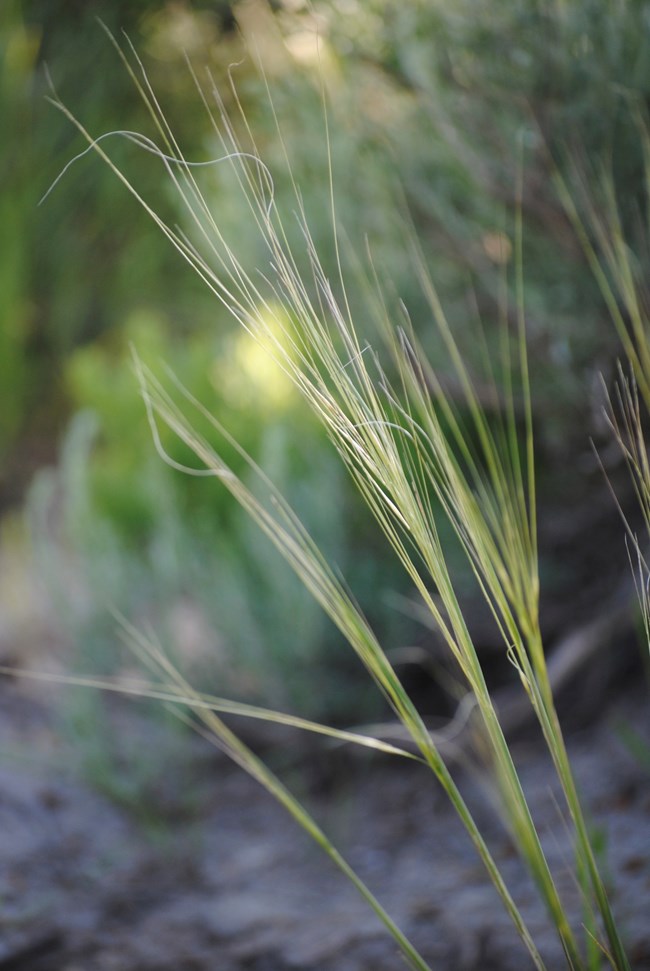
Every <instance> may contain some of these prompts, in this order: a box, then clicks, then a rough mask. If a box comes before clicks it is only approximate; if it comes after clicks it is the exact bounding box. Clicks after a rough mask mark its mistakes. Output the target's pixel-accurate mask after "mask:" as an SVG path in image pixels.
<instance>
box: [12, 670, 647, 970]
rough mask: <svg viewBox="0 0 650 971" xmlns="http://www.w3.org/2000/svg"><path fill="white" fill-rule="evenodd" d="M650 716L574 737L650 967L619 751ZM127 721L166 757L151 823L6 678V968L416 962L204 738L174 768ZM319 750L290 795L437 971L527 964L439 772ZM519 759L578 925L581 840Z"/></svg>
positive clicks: (635, 787)
mask: <svg viewBox="0 0 650 971" xmlns="http://www.w3.org/2000/svg"><path fill="white" fill-rule="evenodd" d="M129 711H130V712H131V714H129ZM648 711H649V706H648V704H647V697H645V696H644V693H643V692H639V695H638V697H635V698H632V697H619V699H618V701H617V703H616V704H614V705H613V706H612V707H611V709H609V710H608V711H607V712H606V713H603V716H602V718H600V719H599V722H598V724H597V726H595V727H592V728H590V729H583V730H582V731H581V732H580V733H575V734H573V736H572V737H571V740H570V743H571V752H572V755H573V759H574V765H575V768H576V772H577V775H578V778H579V781H580V785H581V788H582V791H583V793H584V796H585V800H586V803H587V805H588V806H589V810H590V813H591V816H592V819H593V824H594V827H596V832H597V833H598V834H599V843H600V844H601V846H602V861H603V866H604V870H605V872H606V874H607V878H608V882H609V886H610V890H611V896H612V900H613V904H614V908H615V911H616V913H617V916H618V918H619V920H620V923H621V926H622V928H623V931H624V934H625V937H626V940H627V943H628V946H629V950H630V954H631V958H632V964H633V967H634V968H635V969H636V971H642V969H650V919H649V916H648V915H649V914H650V770H649V769H648V768H647V767H645V768H644V766H643V764H642V762H641V761H640V760H639V758H638V757H635V756H633V755H632V754H631V752H630V751H629V748H628V746H627V745H626V744H624V743H623V741H622V739H621V729H620V726H621V725H624V726H627V728H628V729H629V728H630V727H632V728H634V730H635V731H636V732H637V733H638V734H639V735H641V736H642V737H643V738H645V740H646V742H647V744H648V746H650V724H649V721H648ZM120 717H124V718H125V719H126V721H125V725H126V729H125V730H126V734H127V737H128V735H129V731H130V728H129V719H133V725H134V726H136V728H137V731H134V734H133V737H134V739H135V738H138V739H139V741H138V742H137V744H138V745H143V744H144V746H145V748H146V747H147V746H149V752H150V754H152V756H153V758H154V759H155V758H156V757H158V760H159V762H160V763H161V764H160V766H159V770H158V772H157V775H156V776H155V778H154V779H153V781H151V780H150V781H149V783H148V784H149V792H148V799H149V804H150V805H151V806H152V807H153V808H154V810H156V812H157V816H158V818H157V820H156V821H155V825H154V824H153V823H152V822H151V820H150V821H149V824H148V825H144V824H143V823H142V821H137V820H136V819H135V818H134V816H133V814H132V813H130V812H128V811H127V810H125V809H124V808H119V807H118V806H117V805H116V804H115V803H114V802H113V801H111V800H110V799H108V798H106V797H102V796H101V795H99V794H98V793H97V791H96V790H94V789H93V788H92V787H91V786H89V785H88V784H87V783H84V782H82V781H80V780H79V778H76V777H75V775H74V773H73V772H72V771H70V767H69V764H68V765H67V767H66V757H65V756H66V748H65V745H64V744H63V743H62V742H61V739H60V738H59V736H58V732H59V726H58V722H57V716H56V712H55V711H54V710H53V709H51V708H50V707H49V704H48V703H45V702H43V701H42V700H39V695H38V693H37V692H36V691H35V689H34V688H33V687H29V686H27V685H25V684H24V683H18V682H15V681H11V680H7V679H5V680H3V681H1V682H0V737H2V739H3V743H2V745H1V746H0V901H1V906H0V971H91V969H92V971H94V969H97V971H113V969H114V971H118V969H119V971H166V969H170V971H171V969H175V971H178V969H183V971H203V969H206V971H207V969H210V971H215V969H218V971H244V969H247V971H285V969H286V971H289V969H293V971H295V969H304V971H312V969H313V971H316V969H318V971H371V969H372V971H392V969H399V968H400V967H403V966H404V964H403V962H402V960H401V958H400V956H399V954H398V953H397V952H396V949H395V946H394V944H393V943H392V942H391V941H390V940H389V939H388V938H387V936H386V934H385V932H384V931H383V929H382V928H381V926H379V924H378V921H377V920H376V918H375V917H374V916H373V915H372V914H371V913H370V912H369V910H368V908H367V906H366V905H365V903H364V902H363V901H362V900H361V899H360V898H359V897H358V895H357V894H356V892H355V891H354V889H353V888H352V887H351V886H349V885H348V884H347V883H346V881H345V879H344V878H343V877H342V876H340V874H339V873H338V871H336V870H335V869H334V867H333V866H332V864H331V863H330V862H329V861H328V860H327V859H325V858H324V857H323V856H322V855H321V853H320V851H319V850H318V849H317V848H316V847H315V846H314V845H312V844H311V843H310V841H309V840H308V839H307V837H305V835H304V834H302V833H301V832H300V831H299V830H298V828H297V827H296V825H295V824H294V823H293V822H292V821H291V820H290V819H288V817H286V815H285V814H284V812H283V810H282V809H281V808H279V807H278V806H277V805H276V804H275V803H274V802H273V801H272V800H271V799H270V797H269V796H268V795H266V794H265V793H264V792H263V791H262V790H260V788H259V787H258V786H257V784H256V783H254V782H253V781H251V780H249V779H248V778H247V777H245V776H244V775H243V773H242V772H241V770H240V769H238V768H237V767H235V766H233V765H231V764H230V763H229V762H228V760H227V759H226V757H225V756H223V755H222V754H220V753H219V752H217V751H216V750H214V749H212V748H211V747H210V746H208V745H207V744H204V743H203V742H202V740H200V739H194V740H186V741H181V744H180V745H177V746H176V749H175V751H176V755H175V756H173V757H169V758H167V759H166V758H161V757H160V756H159V755H158V753H159V752H162V751H166V749H165V746H164V745H162V744H160V736H159V734H157V733H159V732H160V731H162V729H161V728H160V726H157V727H156V726H152V727H151V728H148V727H147V724H149V723H148V722H147V720H146V719H143V718H142V717H141V716H139V715H134V714H133V709H132V708H129V707H128V706H126V707H125V710H124V713H123V715H120ZM136 722H137V725H136ZM165 731H166V729H165ZM148 732H150V733H151V734H150V737H149V738H148V737H147V733H148ZM134 744H136V742H135V741H134ZM316 751H317V754H316V755H315V754H314V751H313V750H312V752H311V755H310V757H309V759H308V760H305V759H303V758H301V753H300V751H299V750H296V752H295V753H293V754H295V756H296V757H295V759H294V760H293V761H292V765H291V766H290V768H289V769H288V770H287V771H286V772H285V775H287V776H288V781H289V784H290V785H291V786H292V787H293V788H294V789H297V791H298V793H299V794H300V795H301V796H303V797H304V798H305V799H306V800H307V801H308V803H309V805H310V806H311V807H312V808H313V810H314V812H315V814H316V815H317V817H318V818H319V820H320V821H321V822H322V823H323V824H324V826H325V828H326V830H327V831H328V832H329V833H330V834H331V835H332V836H333V837H334V838H335V841H336V842H337V844H338V845H339V846H340V847H341V848H343V849H344V851H345V853H346V855H347V857H348V859H349V860H350V862H351V863H353V864H354V865H355V866H356V867H357V869H358V871H359V873H360V874H361V875H362V876H363V877H364V878H365V879H366V880H367V882H368V883H369V885H370V886H371V887H372V889H373V890H374V891H375V892H376V893H377V895H378V896H379V897H380V899H381V901H382V902H383V903H384V904H385V905H386V907H387V909H388V910H389V912H390V913H391V914H392V915H393V916H394V917H395V918H396V919H397V921H398V923H399V924H400V926H401V927H402V928H403V929H404V930H405V931H406V932H407V933H408V934H409V935H410V936H411V938H412V940H413V941H414V943H415V944H416V945H417V946H418V947H419V948H420V949H421V952H422V954H423V955H424V956H425V958H426V959H427V960H428V961H429V962H430V964H431V966H432V968H435V969H437V971H463V969H466V971H474V969H477V971H478V969H479V968H480V969H482V971H486V969H488V971H489V969H495V971H496V969H499V971H523V969H526V968H528V967H529V966H530V961H529V959H528V958H527V956H526V953H525V952H524V950H523V948H522V946H521V945H520V943H519V941H518V939H517V937H516V935H515V933H514V931H513V929H512V928H511V926H510V924H509V920H508V918H507V916H506V914H505V912H504V911H503V908H502V906H501V904H500V902H499V900H498V899H497V897H496V894H495V892H494V890H493V889H492V888H491V886H490V885H489V883H488V881H487V878H486V876H485V874H484V872H483V870H482V867H481V865H480V863H479V862H478V860H477V858H476V856H475V853H474V851H473V848H472V846H471V845H470V844H469V841H468V839H467V837H466V836H465V835H464V833H463V831H462V829H461V827H460V825H459V824H458V822H457V821H456V819H455V818H454V817H453V815H452V813H451V811H450V809H449V807H448V806H447V803H446V801H445V798H444V796H443V794H442V793H441V792H440V791H439V789H438V788H437V786H436V784H435V782H434V781H433V780H432V779H431V778H430V777H429V775H428V774H427V772H426V770H424V769H420V768H419V767H418V766H415V765H414V766H413V767H411V766H409V765H407V764H398V763H397V762H395V761H385V760H383V759H377V758H376V757H374V758H370V759H369V758H366V757H357V756H354V757H351V756H349V755H344V754H341V753H339V754H334V753H332V752H331V751H328V750H327V749H326V748H325V747H323V748H322V749H319V750H316ZM648 751H650V747H649V748H648ZM284 755H285V756H286V752H285V753H284ZM517 756H518V760H519V764H520V766H521V772H522V775H523V779H524V782H525V786H526V788H527V791H528V792H529V794H530V798H531V802H532V805H533V806H534V810H535V814H536V817H537V820H538V823H539V826H540V829H541V831H542V833H543V839H544V843H545V846H546V849H547V852H548V856H549V859H550V861H551V864H552V866H553V868H554V870H555V872H556V873H557V875H558V881H559V884H560V886H561V887H562V889H563V892H564V894H565V897H566V901H567V906H568V909H569V912H570V914H571V917H572V920H573V922H574V923H575V924H576V925H579V924H580V920H581V915H580V907H579V900H578V894H577V891H576V887H575V886H574V885H573V881H572V877H571V873H570V870H571V846H570V840H569V837H568V834H567V831H566V828H565V825H564V823H563V820H562V815H561V811H560V808H559V806H560V803H559V798H558V795H557V791H556V788H555V786H554V784H553V780H552V773H551V771H550V769H549V766H548V764H547V762H546V761H545V759H544V757H543V755H542V754H541V750H540V747H539V746H538V744H537V743H536V742H535V740H534V739H533V738H530V739H528V740H526V739H522V740H521V741H520V742H519V743H518V745H517ZM277 759H278V757H277V756H276V761H277ZM68 762H69V760H68ZM326 764H327V765H330V768H329V769H328V770H327V771H325V769H324V768H323V767H324V766H325V765H326ZM462 784H463V788H464V790H465V792H466V794H467V798H468V800H469V802H470V804H471V806H472V807H473V808H474V809H475V811H476V813H477V815H478V817H479V818H480V820H481V821H482V823H483V826H484V829H485V832H486V833H487V834H488V836H489V838H490V841H491V843H492V845H493V847H494V849H495V853H496V855H497V858H498V860H499V863H500V865H501V867H502V869H503V872H504V875H505V876H506V878H507V880H508V881H509V882H510V884H511V886H512V889H513V893H514V895H515V897H516V899H517V901H518V903H519V904H520V906H521V909H522V911H523V913H524V915H525V917H526V918H527V920H528V922H529V924H530V927H531V929H532V931H533V933H534V934H535V936H536V939H537V940H538V942H539V944H540V947H541V949H542V951H543V953H544V955H545V957H546V958H547V960H548V966H549V968H558V969H559V968H561V967H563V966H564V963H563V960H562V955H561V951H560V949H559V946H558V943H557V941H556V939H555V936H554V934H553V932H552V931H551V930H550V928H549V925H548V921H547V919H546V917H545V914H544V911H543V908H542V907H541V905H540V904H539V902H538V900H537V897H536V894H535V891H534V889H533V887H532V886H531V884H530V882H529V880H528V879H527V877H526V875H525V874H524V873H523V872H522V869H521V867H520V865H519V862H518V860H517V857H516V854H515V852H514V849H513V846H512V844H511V841H510V839H509V838H508V835H507V834H506V833H505V831H504V830H503V828H502V827H501V825H500V823H499V819H498V814H497V813H496V812H495V810H494V808H493V807H492V805H491V802H490V798H489V789H488V788H487V787H486V786H485V784H484V782H481V780H480V779H478V778H476V777H473V776H469V775H465V776H463V778H462Z"/></svg>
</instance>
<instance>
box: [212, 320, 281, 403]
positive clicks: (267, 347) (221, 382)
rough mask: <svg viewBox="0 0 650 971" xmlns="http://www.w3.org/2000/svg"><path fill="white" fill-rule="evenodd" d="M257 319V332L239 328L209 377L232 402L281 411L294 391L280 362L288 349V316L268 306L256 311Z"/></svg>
mask: <svg viewBox="0 0 650 971" xmlns="http://www.w3.org/2000/svg"><path fill="white" fill-rule="evenodd" d="M260 321H261V323H262V327H261V328H260V332H259V334H257V335H255V336H253V335H252V334H249V333H248V332H247V331H242V333H240V334H239V335H238V336H237V337H236V339H235V341H234V344H233V347H232V351H231V353H230V354H228V355H227V356H226V358H225V359H222V360H220V361H218V362H215V371H214V373H213V381H214V383H215V385H216V386H217V387H218V388H219V389H220V391H221V392H222V393H223V394H224V395H225V396H226V397H227V398H228V399H229V400H230V401H231V402H232V404H234V405H236V406H239V407H249V406H252V405H254V406H255V407H256V408H259V407H260V406H261V407H263V408H266V409H270V410H271V411H274V412H278V411H283V410H284V409H285V408H287V407H288V406H289V405H290V404H291V401H292V399H293V397H294V395H295V387H294V385H293V382H292V380H291V378H290V377H289V375H288V374H287V373H286V371H285V370H284V369H283V367H282V365H281V363H280V361H281V359H282V357H283V356H284V355H285V354H287V353H288V352H287V344H288V341H287V336H286V330H285V328H286V326H287V325H288V324H289V319H288V318H287V316H286V314H285V313H284V311H283V310H282V309H281V308H279V307H271V308H269V309H267V310H265V311H263V312H261V313H260Z"/></svg>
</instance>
